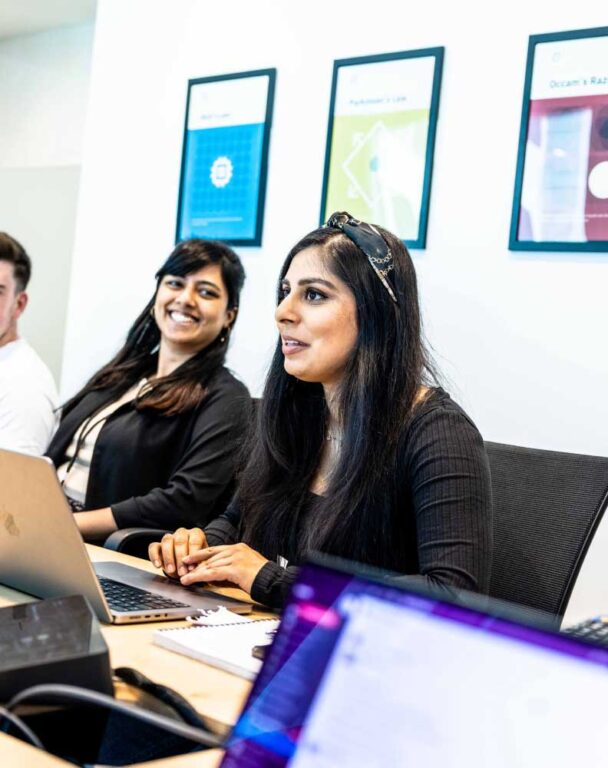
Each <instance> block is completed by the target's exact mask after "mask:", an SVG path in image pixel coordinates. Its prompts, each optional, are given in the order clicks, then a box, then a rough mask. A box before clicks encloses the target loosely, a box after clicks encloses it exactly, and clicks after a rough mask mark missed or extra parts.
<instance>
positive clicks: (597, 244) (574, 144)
mask: <svg viewBox="0 0 608 768" xmlns="http://www.w3.org/2000/svg"><path fill="white" fill-rule="evenodd" d="M509 248H510V249H511V250H516V251H608V27H603V28H598V29H584V30H578V31H575V32H559V33H554V34H548V35H533V36H531V37H530V42H529V45H528V61H527V65H526V81H525V87H524V101H523V108H522V116H521V128H520V134H519V150H518V156H517V171H516V176H515V191H514V195H513V210H512V214H511V231H510V236H509Z"/></svg>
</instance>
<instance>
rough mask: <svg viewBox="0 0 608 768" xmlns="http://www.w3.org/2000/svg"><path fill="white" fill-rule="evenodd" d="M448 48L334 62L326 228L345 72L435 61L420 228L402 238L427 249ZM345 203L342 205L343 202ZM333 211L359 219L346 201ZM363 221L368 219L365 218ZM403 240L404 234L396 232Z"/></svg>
mask: <svg viewBox="0 0 608 768" xmlns="http://www.w3.org/2000/svg"><path fill="white" fill-rule="evenodd" d="M444 52H445V48H444V47H443V46H440V47H434V48H420V49H416V50H411V51H397V52H393V53H382V54H376V55H373V56H359V57H356V58H348V59H338V60H336V61H334V66H333V77H332V86H331V98H330V105H329V118H328V125H327V140H326V145H325V163H324V169H323V186H322V192H321V211H320V223H321V224H323V223H324V222H325V221H326V219H327V217H328V216H329V215H330V214H331V213H332V211H330V210H329V209H328V202H329V200H328V198H329V187H330V183H331V178H330V176H331V173H332V149H333V145H334V124H335V117H336V96H337V92H338V87H339V80H340V75H341V73H343V72H345V71H346V70H347V69H348V68H349V67H352V66H360V65H369V66H370V67H373V66H374V65H376V64H383V63H385V62H391V61H401V60H404V59H405V60H412V61H413V60H416V59H421V58H432V59H433V75H432V81H431V87H430V92H429V94H428V96H429V99H428V101H429V107H428V108H429V119H428V129H427V135H426V145H425V151H424V172H423V178H422V182H421V189H420V212H419V216H418V227H417V232H416V236H415V237H409V238H408V237H402V238H401V239H402V240H403V242H404V243H405V244H406V245H407V246H409V247H410V248H416V249H423V248H425V247H426V239H427V229H428V218H429V203H430V195H431V182H432V176H433V158H434V152H435V137H436V133H437V121H438V116H439V96H440V91H441V78H442V72H443V61H444ZM340 202H341V201H340ZM331 207H332V209H336V210H337V209H340V210H347V211H349V212H351V213H353V215H355V217H356V218H359V217H358V216H357V214H356V213H355V212H354V211H351V208H352V207H353V206H352V205H350V206H349V201H348V200H344V203H343V204H339V203H334V204H333V205H331ZM363 218H366V217H365V216H364V217H363ZM375 218H376V219H377V217H375ZM374 223H376V224H380V225H383V226H386V228H387V229H390V230H391V231H394V227H392V226H391V225H390V223H389V222H385V221H381V220H376V221H375V222H374ZM394 233H395V234H396V235H398V236H399V237H401V233H400V232H394Z"/></svg>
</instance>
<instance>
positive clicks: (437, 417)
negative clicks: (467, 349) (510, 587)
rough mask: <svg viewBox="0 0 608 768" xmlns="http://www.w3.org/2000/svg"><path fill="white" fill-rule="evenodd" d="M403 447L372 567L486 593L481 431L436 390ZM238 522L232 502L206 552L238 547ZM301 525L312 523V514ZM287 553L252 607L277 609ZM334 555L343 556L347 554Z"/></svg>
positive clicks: (288, 573)
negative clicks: (386, 540)
mask: <svg viewBox="0 0 608 768" xmlns="http://www.w3.org/2000/svg"><path fill="white" fill-rule="evenodd" d="M401 445H402V449H401V456H400V458H399V462H398V465H399V467H401V471H399V472H398V476H397V477H395V483H396V488H397V493H396V494H395V498H396V503H395V506H396V508H395V510H394V516H393V519H394V535H393V541H392V544H391V547H390V550H389V549H387V552H386V557H385V559H384V560H383V562H377V563H374V564H375V565H377V566H380V567H385V568H387V569H390V570H391V571H396V572H398V573H400V574H404V576H403V577H402V578H403V579H405V580H406V581H411V580H413V579H414V580H416V581H417V582H421V581H422V582H427V583H429V584H432V585H436V586H437V585H438V586H445V587H454V588H458V589H470V590H476V591H481V592H487V590H488V585H489V580H490V567H491V552H492V492H491V485H490V472H489V468H488V459H487V456H486V452H485V449H484V444H483V440H482V438H481V435H480V434H479V431H478V430H477V428H476V427H475V425H474V424H473V422H472V421H471V420H470V418H469V417H468V416H467V415H466V413H465V412H464V411H463V410H462V409H461V408H460V407H459V406H458V405H457V404H456V403H455V402H454V401H453V400H452V399H451V398H450V396H449V395H448V394H447V393H446V392H444V391H443V390H442V389H436V390H434V391H433V392H432V393H431V394H430V395H429V396H428V397H427V398H426V400H425V401H424V402H423V403H421V404H420V405H419V406H418V408H417V412H416V415H415V417H414V418H413V419H412V421H411V422H410V424H409V426H408V427H407V429H406V431H405V434H404V435H403V439H402V440H401ZM313 506H314V505H313ZM240 517H241V510H240V509H239V506H238V502H236V501H235V502H233V503H232V504H231V505H230V507H229V508H228V509H227V510H226V512H225V513H224V514H223V515H222V516H220V517H219V518H217V519H216V520H214V521H213V522H211V523H210V524H209V525H208V526H207V528H206V529H205V533H206V534H207V539H208V542H209V545H210V546H213V545H217V544H230V543H235V542H236V541H238V530H239V523H240ZM300 519H301V520H304V521H305V523H304V524H308V525H310V524H314V509H313V510H309V511H308V514H306V515H300ZM271 521H272V513H271V511H270V510H269V524H272V522H271ZM361 535H362V536H364V535H365V532H363V531H362V532H361ZM287 546H288V544H287V542H286V543H285V551H282V552H281V555H282V556H283V557H285V558H286V559H287V560H288V561H289V567H287V568H282V567H281V566H279V565H278V564H277V563H275V562H269V563H267V564H266V565H265V566H264V567H263V568H262V570H261V571H260V573H259V574H258V576H257V578H256V580H255V582H254V584H253V589H252V593H251V594H252V597H253V598H254V599H255V600H257V601H259V602H261V603H264V604H266V605H271V606H275V607H279V606H280V605H282V603H283V601H284V598H285V595H286V592H287V590H288V587H289V585H290V584H291V582H292V581H293V579H294V578H295V574H296V568H295V567H294V566H297V564H298V562H299V560H300V557H299V555H298V553H295V552H290V551H288V550H287ZM262 554H265V553H262ZM333 554H342V555H343V556H344V557H348V552H344V553H339V552H338V553H336V552H334V553H333ZM266 556H267V557H269V556H272V555H271V554H270V553H266Z"/></svg>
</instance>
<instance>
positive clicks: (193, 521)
mask: <svg viewBox="0 0 608 768" xmlns="http://www.w3.org/2000/svg"><path fill="white" fill-rule="evenodd" d="M116 397H117V395H116V392H115V390H114V391H113V392H109V391H107V390H102V391H98V392H92V393H90V394H89V395H87V396H86V397H84V398H83V399H82V400H81V401H80V402H79V403H78V404H77V405H76V406H75V407H74V408H73V409H72V410H70V411H69V413H67V414H66V416H65V417H64V418H62V420H61V423H60V425H59V428H58V430H57V432H56V434H55V436H54V437H53V439H52V441H51V444H50V446H49V448H48V450H47V455H48V456H49V457H50V458H51V459H52V461H53V463H54V464H55V466H56V467H59V466H60V465H61V464H63V463H64V462H65V460H66V458H65V453H66V450H67V449H68V447H69V445H70V443H71V441H72V438H73V437H74V434H75V432H76V431H77V430H78V428H79V427H80V425H81V424H82V422H83V421H85V419H87V418H88V417H89V416H90V415H91V414H94V413H96V412H97V411H99V410H100V409H101V408H103V407H104V406H106V405H108V404H109V403H111V402H112V401H113V400H115V399H116ZM251 408H252V406H251V398H250V396H249V392H248V391H247V388H246V387H245V386H244V384H242V383H241V382H239V381H237V379H235V378H234V376H232V374H231V373H230V372H229V371H228V370H226V369H225V368H222V369H221V370H220V372H219V373H218V375H217V376H216V377H215V379H214V380H213V381H212V383H211V384H210V387H209V393H208V395H207V396H206V397H205V399H204V400H203V401H202V402H201V403H200V404H199V405H198V406H197V407H196V408H195V409H194V410H192V411H188V412H187V413H181V414H178V415H176V416H164V415H162V414H160V413H158V412H156V411H154V410H152V409H145V410H143V411H137V410H136V409H135V407H134V404H133V403H127V404H126V405H123V406H122V407H121V408H119V409H118V410H117V411H115V412H114V413H113V414H111V416H110V417H109V418H108V419H107V421H106V422H105V424H104V426H103V427H102V429H101V432H100V433H99V437H98V439H97V442H96V443H95V448H94V451H93V458H92V461H91V468H90V472H89V482H88V486H87V493H86V500H85V509H99V508H102V507H111V508H112V513H113V514H114V518H115V520H116V524H117V525H118V527H119V528H129V527H132V526H143V527H148V528H167V529H171V530H173V529H175V528H178V527H179V526H186V527H192V526H195V525H198V526H203V525H205V524H206V523H208V522H209V521H210V520H212V519H213V518H215V517H217V515H219V514H220V513H221V512H223V510H224V509H225V507H226V505H227V504H228V502H229V500H230V498H231V496H232V493H233V491H234V474H235V470H236V464H237V458H238V450H237V449H238V447H239V444H240V442H241V441H242V439H243V436H244V435H245V434H246V433H247V431H248V428H249V423H250V420H251Z"/></svg>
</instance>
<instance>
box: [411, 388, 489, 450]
mask: <svg viewBox="0 0 608 768" xmlns="http://www.w3.org/2000/svg"><path fill="white" fill-rule="evenodd" d="M428 431H431V432H436V433H437V437H438V438H442V437H443V438H446V439H448V438H449V437H451V436H452V435H453V434H468V435H474V436H475V437H476V438H479V439H481V435H480V434H479V430H478V429H477V427H476V425H475V422H474V421H473V419H472V418H471V417H470V416H469V415H468V413H467V412H466V411H465V410H464V409H463V408H462V407H461V406H460V405H458V403H457V402H455V401H454V400H452V398H451V397H450V395H449V394H448V393H447V392H446V391H445V390H444V389H442V388H441V387H432V388H430V389H429V390H428V391H427V392H426V394H425V395H424V397H422V398H421V399H420V401H419V402H418V404H417V405H416V406H415V410H414V413H413V415H412V419H411V421H410V423H409V425H408V429H407V432H408V435H409V436H410V437H411V436H413V435H416V434H420V433H423V432H428Z"/></svg>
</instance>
